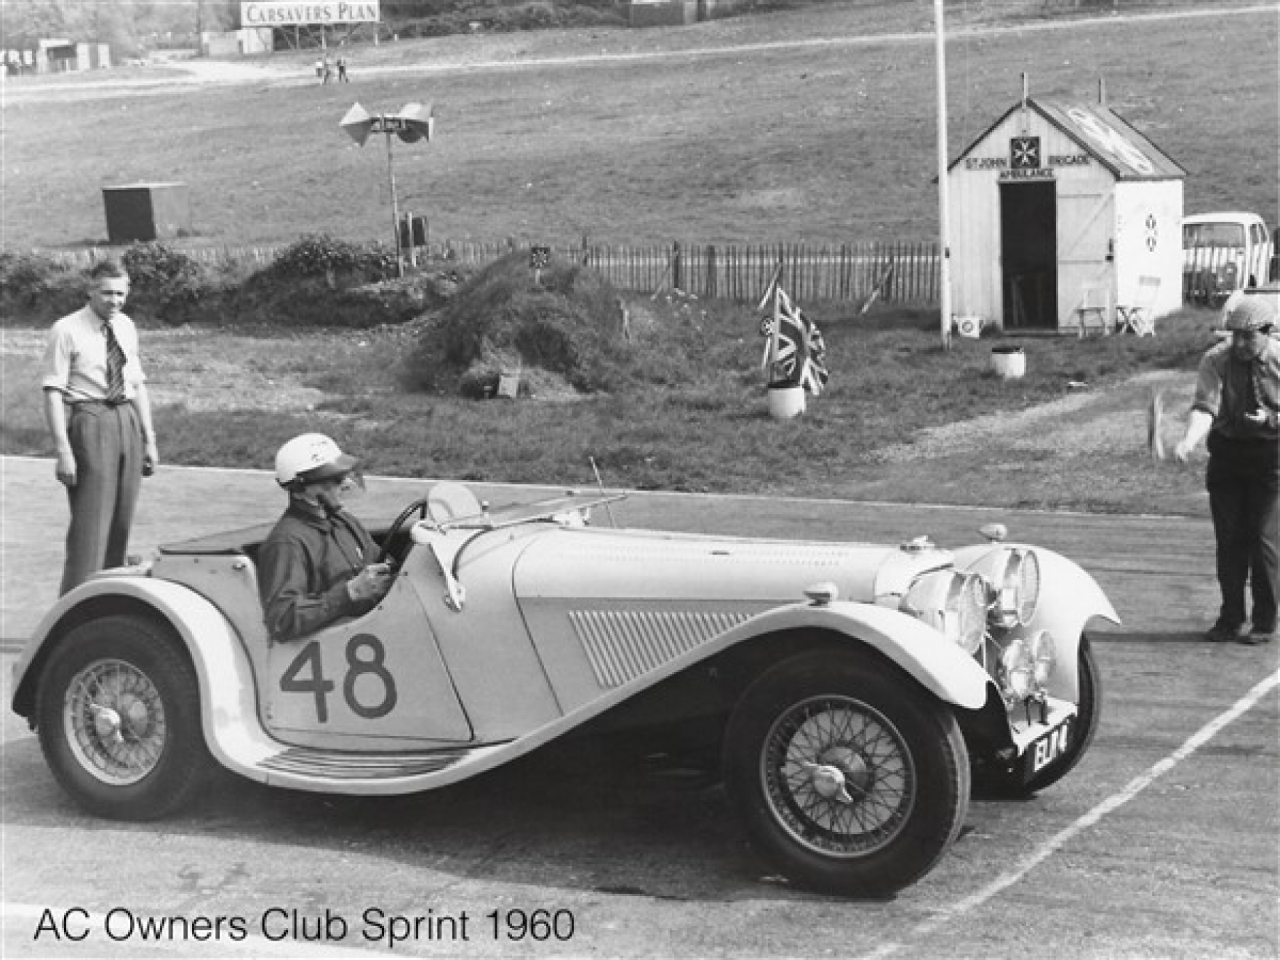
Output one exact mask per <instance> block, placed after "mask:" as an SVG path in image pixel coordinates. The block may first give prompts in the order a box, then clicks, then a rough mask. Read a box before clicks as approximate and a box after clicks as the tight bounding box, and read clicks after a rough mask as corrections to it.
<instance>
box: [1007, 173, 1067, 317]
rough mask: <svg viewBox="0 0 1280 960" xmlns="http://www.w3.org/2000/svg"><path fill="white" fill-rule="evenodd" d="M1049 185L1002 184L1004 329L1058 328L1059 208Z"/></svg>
mask: <svg viewBox="0 0 1280 960" xmlns="http://www.w3.org/2000/svg"><path fill="white" fill-rule="evenodd" d="M1054 188H1055V184H1054V182H1053V181H1049V182H1047V183H1043V182H1033V183H1002V184H1000V261H1001V263H1002V264H1003V276H1002V277H1001V281H1002V284H1001V285H1002V287H1003V290H1004V294H1003V296H1004V326H1005V329H1006V330H1008V329H1024V330H1025V329H1039V330H1056V329H1057V327H1058V204H1057V193H1056V190H1055V189H1054Z"/></svg>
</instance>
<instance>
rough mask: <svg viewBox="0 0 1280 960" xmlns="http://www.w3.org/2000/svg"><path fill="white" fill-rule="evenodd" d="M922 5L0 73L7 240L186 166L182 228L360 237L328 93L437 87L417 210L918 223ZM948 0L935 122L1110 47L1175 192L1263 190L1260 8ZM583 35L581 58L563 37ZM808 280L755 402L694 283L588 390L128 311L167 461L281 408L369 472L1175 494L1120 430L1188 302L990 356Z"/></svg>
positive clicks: (1201, 330) (1099, 56)
mask: <svg viewBox="0 0 1280 960" xmlns="http://www.w3.org/2000/svg"><path fill="white" fill-rule="evenodd" d="M928 6H929V5H928V4H925V3H922V2H914V3H906V2H897V3H892V4H891V3H887V2H880V0H867V2H859V3H853V2H842V0H832V2H829V3H824V4H812V5H809V6H808V7H804V8H801V9H799V10H798V11H796V12H792V13H788V14H785V15H778V16H773V17H768V18H742V19H740V20H734V21H725V22H722V23H715V24H709V25H701V26H698V27H693V28H688V29H684V30H653V31H603V30H602V31H592V32H580V31H578V32H560V33H547V34H528V35H519V36H511V35H508V36H503V37H450V38H443V39H441V40H439V41H419V42H415V43H412V44H410V43H403V44H387V45H384V46H383V47H380V48H378V49H377V50H374V49H372V48H369V49H365V50H359V51H356V56H355V57H354V58H353V67H352V73H353V77H354V82H353V83H352V84H350V85H349V86H342V87H338V86H334V85H330V86H328V87H321V86H319V85H317V84H316V83H315V80H314V77H313V75H311V74H310V58H309V57H304V56H302V55H289V56H278V57H277V58H275V59H273V60H272V61H271V62H270V63H269V64H257V65H249V66H248V67H247V69H248V70H250V71H258V72H259V73H260V75H259V73H254V74H253V75H254V76H255V80H254V81H253V82H250V83H245V82H236V83H211V82H197V83H189V82H186V80H185V79H184V77H185V76H186V75H185V74H184V73H182V72H180V71H177V70H176V69H175V70H171V71H167V72H165V73H164V77H163V79H162V80H161V81H160V83H159V84H153V83H151V82H150V81H149V80H148V73H147V72H146V71H139V70H133V71H130V72H128V73H127V74H124V75H122V76H121V75H114V74H112V75H105V74H104V75H103V76H101V77H92V78H89V79H88V80H87V81H86V80H83V79H81V78H67V77H55V78H48V79H41V80H37V81H34V82H30V83H27V82H26V81H23V82H22V83H21V84H18V83H11V84H10V85H9V87H8V89H7V90H6V93H5V97H4V104H3V121H4V131H3V136H4V157H3V164H4V177H5V182H4V204H3V224H2V226H3V240H4V245H5V248H6V249H24V248H27V247H30V246H34V245H43V246H54V247H57V246H62V247H69V246H77V245H81V244H85V243H91V242H95V241H97V240H100V238H101V235H102V233H103V230H104V226H103V223H104V221H103V216H102V208H101V197H100V194H99V190H100V188H101V186H103V185H106V184H113V183H124V182H132V181H140V180H142V181H145V180H175V179H182V180H184V181H186V182H187V183H188V184H189V185H190V188H191V199H192V207H193V215H194V220H195V224H196V228H197V232H198V233H199V234H200V236H199V237H197V238H195V240H196V242H216V243H218V244H230V245H239V244H246V243H254V242H266V241H281V240H286V241H287V240H292V239H295V238H296V237H297V236H298V235H300V234H302V233H310V232H329V233H332V234H334V235H338V236H344V237H349V238H352V239H369V238H374V237H378V236H380V235H381V234H382V232H383V225H384V224H385V223H386V221H387V219H388V204H387V198H386V196H385V154H384V153H383V151H382V145H381V144H379V143H371V144H370V145H369V147H367V148H365V149H364V150H363V151H362V150H360V149H358V148H356V147H355V146H354V145H352V144H350V143H349V142H347V141H346V140H345V138H344V137H343V135H342V134H341V133H340V132H339V131H338V129H337V120H338V119H339V118H340V117H341V116H342V114H343V113H344V112H345V111H346V109H347V108H348V107H349V106H350V103H351V102H352V101H353V100H355V99H359V100H360V101H361V102H362V103H364V104H365V105H366V106H367V107H369V108H371V109H383V108H390V109H394V108H396V107H398V106H399V105H400V104H401V103H403V102H404V101H407V100H412V99H423V100H432V101H434V102H435V103H436V105H437V115H438V117H439V120H438V123H439V127H438V129H439V133H440V136H439V138H438V140H437V141H436V142H433V143H432V144H430V145H427V146H424V145H416V146H405V145H400V146H397V148H396V165H397V166H396V169H397V179H398V182H399V185H400V190H401V194H400V195H401V200H402V205H403V207H405V208H410V209H413V210H415V211H416V212H425V213H427V214H429V216H430V217H431V218H432V230H433V234H434V235H435V236H436V237H440V236H453V237H458V238H464V237H470V238H476V239H495V238H501V237H506V236H514V237H516V238H518V239H521V240H525V241H546V240H560V241H570V240H574V239H577V238H578V237H580V236H581V235H582V234H584V233H586V234H589V235H590V236H591V237H592V238H593V239H597V240H613V241H627V240H659V239H670V238H672V237H681V238H686V239H697V240H737V241H777V240H788V239H789V240H800V239H803V240H811V241H844V240H859V239H867V238H884V239H891V240H902V239H910V238H927V237H929V236H931V235H932V232H933V230H934V216H935V214H934V209H935V202H936V201H935V192H934V186H933V184H932V176H933V144H932V135H933V134H932V131H933V113H932V110H933V107H932V98H933V89H932V76H933V72H932V71H933V61H932V47H931V38H930V37H929V35H928V32H927V29H928V16H927V14H928V9H927V8H928ZM949 7H951V10H950V11H949V14H950V13H951V12H952V11H954V12H956V13H957V14H958V16H957V19H960V20H962V21H963V22H962V24H961V27H960V28H958V29H957V30H956V31H955V33H953V35H952V39H951V41H950V45H949V54H948V56H949V73H950V99H951V104H950V108H949V109H950V111H951V116H952V127H951V141H952V143H951V149H952V153H953V154H954V153H955V152H957V151H958V150H959V149H961V148H962V147H963V146H964V145H966V144H967V143H969V142H970V141H971V140H973V139H974V138H976V137H977V136H978V135H979V134H981V133H982V132H983V131H984V130H985V128H986V126H987V125H988V124H989V123H990V122H991V121H993V120H994V119H995V118H996V117H997V116H998V115H999V114H1001V113H1002V112H1003V111H1004V110H1005V109H1007V107H1008V106H1009V105H1010V104H1011V103H1012V102H1014V101H1015V100H1016V98H1017V96H1018V95H1019V92H1020V89H1021V74H1022V72H1024V71H1026V72H1027V73H1029V74H1030V85H1031V89H1032V91H1033V93H1040V94H1045V95H1050V94H1052V95H1055V96H1067V97H1076V98H1081V99H1089V98H1092V97H1093V96H1094V94H1095V88H1096V83H1097V80H1098V77H1099V76H1105V78H1106V80H1107V89H1108V96H1109V102H1110V104H1111V105H1112V106H1113V107H1114V108H1116V109H1117V110H1118V112H1120V113H1121V114H1122V115H1123V116H1125V117H1126V118H1128V119H1129V120H1130V121H1132V122H1133V123H1134V124H1135V125H1136V126H1137V127H1138V128H1139V129H1140V130H1142V131H1143V132H1144V133H1147V134H1148V135H1149V136H1150V137H1151V138H1152V139H1153V140H1154V141H1155V142H1156V143H1157V144H1159V145H1160V146H1161V147H1162V148H1164V149H1165V150H1166V151H1167V152H1168V153H1169V154H1170V155H1171V156H1172V157H1173V158H1174V159H1175V160H1177V161H1178V162H1179V163H1181V164H1182V165H1183V166H1184V167H1185V168H1186V169H1187V170H1188V179H1187V182H1186V196H1187V207H1188V209H1205V208H1222V207H1240V208H1246V209H1255V210H1259V211H1261V212H1264V214H1271V215H1274V211H1275V210H1276V204H1277V195H1276V194H1277V170H1276V162H1277V156H1276V149H1275V145H1276V143H1277V129H1276V127H1277V110H1276V85H1275V71H1274V70H1273V69H1271V68H1270V66H1268V65H1274V63H1275V62H1276V50H1277V44H1276V34H1277V17H1276V16H1275V14H1274V12H1263V11H1261V10H1260V8H1251V12H1232V11H1233V10H1234V9H1236V8H1235V7H1234V6H1232V7H1228V6H1227V5H1224V4H1220V3H1214V2H1200V3H1197V2H1193V0H1184V2H1169V3H1151V4H1146V5H1142V6H1140V7H1137V9H1139V10H1141V11H1155V13H1157V14H1159V13H1160V12H1161V11H1174V12H1187V11H1190V12H1192V13H1196V14H1197V16H1196V17H1195V19H1192V20H1185V19H1182V20H1179V19H1161V18H1160V17H1158V16H1157V17H1154V18H1148V19H1136V18H1135V19H1128V18H1126V17H1116V18H1103V19H1097V18H1095V19H1090V20H1083V21H1079V22H1063V21H1060V20H1057V19H1052V20H1047V19H1044V18H1042V17H1041V18H1038V17H1036V16H1033V14H1035V13H1036V12H1037V11H1040V12H1043V11H1044V9H1045V5H1044V4H1043V3H1042V2H1040V0H1035V2H1031V0H1026V2H1024V0H1007V2H996V0H989V2H988V0H967V2H962V3H960V4H949ZM1130 9H1133V7H1130ZM1200 14H1205V15H1200ZM966 18H967V19H966ZM992 27H994V28H995V29H993V30H989V31H988V32H978V31H979V29H980V28H982V29H986V28H992ZM877 33H878V34H879V35H878V36H873V35H872V34H877ZM1191 38H1193V39H1194V42H1189V39H1191ZM713 48H715V49H713ZM717 50H718V52H717ZM583 54H592V55H594V56H595V59H590V60H587V61H573V62H570V61H569V60H568V59H567V58H569V57H571V56H577V57H581V56H582V55H583ZM1224 64H1230V65H1232V66H1233V67H1237V66H1238V67H1239V68H1238V69H1224V68H1223V65H1224ZM1258 65H1261V66H1258ZM237 69H239V70H244V69H246V67H245V65H243V64H242V65H239V66H238V67H237ZM113 76H114V79H113ZM643 300H644V301H646V302H647V300H648V298H643ZM805 307H806V308H808V309H810V311H811V312H812V313H813V314H814V316H815V317H816V318H817V319H818V321H819V323H820V324H821V325H822V328H823V331H824V333H825V335H826V338H827V341H828V345H829V348H830V357H829V360H830V365H831V368H832V384H831V387H830V389H829V391H828V392H827V394H825V395H824V396H823V397H822V398H820V399H819V400H817V401H816V402H814V403H812V405H811V407H810V410H809V412H808V413H807V414H806V415H805V416H804V417H802V418H800V419H798V420H795V421H789V422H785V423H779V422H775V421H772V420H771V419H770V418H769V416H768V414H767V412H766V406H765V395H764V390H763V387H762V382H761V379H760V373H759V371H758V369H757V363H758V358H759V350H760V341H759V339H758V337H757V336H756V333H755V327H756V318H754V317H753V316H751V315H750V312H749V311H741V310H740V309H739V310H738V311H736V312H735V311H733V310H730V309H728V308H727V307H726V306H725V305H708V310H709V318H708V319H707V320H706V321H705V322H706V324H707V326H708V329H707V330H706V331H705V334H706V336H705V338H704V340H705V344H707V346H704V347H702V348H699V350H701V351H702V352H698V351H695V352H694V353H693V355H692V356H691V357H690V358H689V361H690V362H689V364H688V367H687V369H688V370H689V371H690V372H689V373H688V374H687V376H686V379H685V381H684V382H683V383H678V384H675V385H674V386H667V387H658V386H637V387H635V388H629V389H627V390H625V391H618V392H616V393H615V394H613V395H608V396H597V397H595V398H593V399H587V400H581V399H575V400H568V399H551V400H548V399H547V398H546V397H545V396H544V397H542V398H541V400H540V402H518V403H514V404H511V403H506V402H489V403H483V402H471V401H465V400H461V399H458V398H456V397H442V396H432V395H428V394H420V393H408V392H406V391H404V390H403V389H402V388H401V386H400V383H401V378H400V375H399V367H400V364H401V363H402V362H403V360H404V358H405V356H406V355H407V353H408V352H409V351H410V349H411V348H412V346H413V345H414V344H415V339H414V338H415V336H416V333H417V331H416V327H415V326H412V325H411V326H409V327H405V328H389V329H381V330H373V331H361V332H350V331H348V332H335V331H324V330H315V331H304V332H281V331H273V330H260V331H256V332H252V331H251V332H248V333H245V332H233V331H229V330H216V329H191V328H184V329H180V330H159V329H150V330H147V331H144V338H145V352H146V357H147V363H148V366H149V369H150V373H151V377H152V383H153V394H154V397H155V401H156V405H157V423H158V426H159V431H160V434H161V437H162V455H163V457H164V459H165V460H166V462H169V463H188V464H211V465H236V466H254V467H263V468H265V467H268V466H269V465H270V462H271V454H272V452H273V450H274V449H275V446H276V445H278V444H279V443H280V442H282V441H283V440H284V439H286V438H287V437H288V436H290V435H292V434H293V433H296V432H299V431H302V430H308V429H321V430H325V431H327V432H329V433H332V434H334V435H335V436H336V437H338V438H339V440H340V442H341V443H343V444H344V446H347V447H350V448H351V449H352V450H354V451H356V452H358V453H359V454H360V455H362V456H363V457H364V458H365V459H366V461H367V464H368V467H369V469H370V470H371V471H373V472H379V473H389V474H404V475H411V476H428V477H431V476H438V477H455V478H461V479H476V480H481V479H483V480H500V481H523V482H536V483H555V484H559V483H565V484H579V485H581V484H586V483H590V482H592V475H591V468H590V460H591V459H592V458H594V459H595V460H596V462H597V463H598V464H600V466H601V469H602V470H603V471H604V474H605V478H606V482H607V483H609V484H610V485H616V486H625V487H640V488H661V489H680V490H691V491H711V492H719V491H737V492H769V493H776V494H781V495H791V496H832V497H852V498H870V499H883V500H899V501H912V500H927V501H932V502H954V503H966V504H987V505H992V506H1000V505H1021V506H1041V507H1076V508H1083V509H1091V510H1105V511H1119V512H1164V513H1192V514H1203V512H1204V498H1203V493H1202V482H1201V480H1200V477H1199V471H1198V470H1196V469H1194V468H1183V469H1176V468H1171V467H1169V466H1167V465H1165V466H1156V465H1153V464H1152V463H1151V462H1150V459H1149V458H1148V456H1147V453H1146V450H1145V439H1146V438H1145V418H1144V409H1145V405H1146V402H1147V397H1148V395H1149V392H1150V391H1151V390H1152V389H1157V388H1163V389H1166V390H1167V391H1168V394H1169V406H1170V409H1171V410H1173V411H1176V413H1177V414H1179V415H1181V414H1183V413H1184V412H1185V409H1186V406H1187V400H1188V397H1189V386H1190V381H1191V376H1192V374H1191V371H1192V369H1193V366H1194V362H1195V358H1196V357H1197V356H1198V355H1199V353H1200V351H1201V350H1203V349H1204V347H1205V346H1206V345H1207V344H1208V343H1209V342H1210V339H1211V338H1210V337H1209V334H1208V327H1209V326H1210V324H1211V322H1212V320H1213V318H1212V317H1211V316H1209V315H1207V314H1202V313H1196V312H1187V313H1184V314H1181V315H1179V316H1177V317H1174V318H1170V319H1168V320H1164V321H1162V322H1161V325H1160V335H1159V336H1158V337H1157V338H1155V339H1154V340H1152V339H1141V340H1140V339H1136V338H1131V337H1126V338H1107V339H1106V340H1098V339H1094V340H1086V341H1077V340H1074V339H1072V338H1050V339H1041V340H1031V341H1028V342H1027V353H1028V367H1029V373H1028V376H1027V377H1026V378H1025V379H1022V380H1017V381H1001V380H998V379H996V378H994V377H992V376H991V375H990V373H989V371H988V365H989V361H990V352H989V351H990V346H991V343H990V341H989V340H982V341H976V342H967V341H958V342H957V344H956V348H955V349H954V350H952V351H950V352H946V351H943V350H942V349H941V347H940V345H939V343H938V337H937V334H936V331H935V330H934V329H933V327H934V325H936V321H930V320H929V318H928V317H921V316H918V315H908V314H906V313H904V312H901V311H897V312H893V311H888V312H884V311H875V312H873V314H872V315H871V316H870V317H865V318H864V317H859V316H857V315H856V311H854V310H853V309H852V308H850V307H848V306H847V305H846V306H845V307H832V306H830V305H820V304H805ZM42 338H43V332H42V331H40V330H33V329H22V328H16V329H2V330H0V347H2V349H0V375H3V376H2V383H0V390H2V394H0V400H2V401H3V409H4V418H3V419H4V423H3V427H2V428H0V452H4V453H9V454H48V452H49V448H48V441H47V439H46V437H45V434H44V428H43V425H42V422H41V415H40V410H39V406H38V403H37V394H38V387H37V376H38V374H37V358H38V357H39V354H40V344H41V341H42ZM699 361H701V362H700V363H699ZM1174 420H1175V422H1174V424H1173V425H1172V426H1171V429H1176V427H1177V417H1175V418H1174Z"/></svg>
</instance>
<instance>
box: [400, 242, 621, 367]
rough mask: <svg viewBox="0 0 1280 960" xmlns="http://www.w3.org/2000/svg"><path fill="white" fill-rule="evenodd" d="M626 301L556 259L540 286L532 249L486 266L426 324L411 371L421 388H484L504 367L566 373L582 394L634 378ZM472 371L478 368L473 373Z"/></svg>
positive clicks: (584, 271)
mask: <svg viewBox="0 0 1280 960" xmlns="http://www.w3.org/2000/svg"><path fill="white" fill-rule="evenodd" d="M621 316H622V313H621V298H620V297H619V295H618V293H617V291H616V290H615V289H614V288H613V287H612V286H611V285H609V284H608V283H607V282H605V281H604V280H603V279H601V277H600V276H599V275H598V274H596V273H595V272H594V271H592V270H589V269H587V268H585V267H581V266H579V265H577V264H566V263H562V262H559V261H555V260H553V261H552V263H551V264H550V266H549V267H548V268H547V269H545V270H543V271H542V273H541V276H540V282H538V283H535V282H534V280H533V277H532V275H531V273H530V271H529V265H528V252H527V251H517V252H514V253H511V254H508V255H507V256H506V257H504V258H502V259H501V260H498V261H497V262H496V263H492V264H490V265H489V266H487V267H485V268H484V269H482V270H481V271H480V272H479V273H477V274H476V275H475V276H474V277H472V278H471V279H470V280H469V281H468V282H467V283H465V284H464V285H463V286H462V288H461V289H460V290H459V291H458V293H457V294H456V295H455V296H454V297H453V299H451V300H450V301H449V303H448V304H447V305H446V306H445V307H444V309H443V310H442V311H440V313H439V314H438V315H437V316H435V317H433V318H431V320H430V321H429V322H428V323H427V324H426V325H425V326H424V328H423V330H422V333H421V336H420V338H419V343H418V347H417V349H416V350H415V351H414V352H413V353H412V354H411V355H410V357H409V358H408V360H407V365H406V368H405V371H404V379H405V382H406V385H408V386H410V387H416V388H418V389H436V390H439V389H446V390H453V389H458V388H459V386H460V383H461V381H462V378H463V376H464V374H467V377H466V381H467V384H468V386H469V388H470V389H474V388H475V387H476V386H477V385H479V386H483V384H484V383H486V382H488V378H491V377H492V375H493V364H494V358H495V357H497V358H499V361H498V362H501V363H506V364H511V363H518V364H520V365H522V366H528V367H535V368H539V369H541V370H546V371H550V372H552V373H555V374H558V375H560V376H562V377H563V378H564V380H565V381H566V382H567V383H569V384H570V385H571V386H573V387H574V388H575V389H577V390H582V391H586V392H594V391H599V390H604V389H606V388H608V387H610V386H611V385H616V384H618V383H619V382H620V381H624V380H626V379H629V378H630V376H631V374H630V373H629V364H630V358H631V353H632V351H631V348H630V345H629V344H627V343H626V342H625V341H624V340H623V338H622V336H621ZM468 371H470V372H469V373H468Z"/></svg>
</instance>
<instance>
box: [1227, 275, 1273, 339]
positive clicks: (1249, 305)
mask: <svg viewBox="0 0 1280 960" xmlns="http://www.w3.org/2000/svg"><path fill="white" fill-rule="evenodd" d="M1222 319H1223V324H1222V325H1223V326H1224V327H1226V328H1227V329H1228V330H1264V329H1266V328H1267V327H1274V326H1275V325H1276V321H1277V319H1280V288H1277V287H1274V286H1267V287H1260V288H1257V289H1251V290H1237V291H1236V292H1235V293H1233V294H1232V295H1231V296H1230V297H1228V298H1227V302H1226V303H1224V304H1223V305H1222Z"/></svg>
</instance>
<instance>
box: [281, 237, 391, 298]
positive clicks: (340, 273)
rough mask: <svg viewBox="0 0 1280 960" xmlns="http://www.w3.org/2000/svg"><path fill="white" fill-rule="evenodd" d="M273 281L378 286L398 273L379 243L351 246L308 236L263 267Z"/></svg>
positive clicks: (354, 244) (341, 242)
mask: <svg viewBox="0 0 1280 960" xmlns="http://www.w3.org/2000/svg"><path fill="white" fill-rule="evenodd" d="M266 272H267V273H269V274H270V275H271V276H272V277H274V278H279V279H293V280H309V279H320V278H323V279H325V280H326V281H327V282H328V283H330V284H331V285H334V286H337V285H339V284H343V285H351V284H361V283H378V282H379V281H382V280H390V279H391V278H393V277H395V276H396V275H397V274H398V270H397V268H396V255H395V252H394V251H393V250H389V249H387V248H386V247H384V246H383V245H382V244H380V243H353V242H351V241H350V240H340V239H337V238H335V237H330V236H328V235H327V234H322V233H321V234H308V235H306V236H304V237H302V238H301V239H299V240H296V241H294V242H293V243H291V244H290V245H289V246H287V247H285V249H284V250H282V251H281V252H280V253H279V254H278V255H277V256H276V258H275V260H274V261H273V262H272V263H271V266H269V267H268V268H267V271H266Z"/></svg>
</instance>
